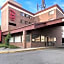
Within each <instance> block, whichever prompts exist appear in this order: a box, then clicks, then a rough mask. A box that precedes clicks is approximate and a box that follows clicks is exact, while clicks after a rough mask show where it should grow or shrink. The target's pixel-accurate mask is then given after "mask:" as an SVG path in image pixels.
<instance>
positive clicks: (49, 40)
mask: <svg viewBox="0 0 64 64" xmlns="http://www.w3.org/2000/svg"><path fill="white" fill-rule="evenodd" d="M55 43H56V37H47V45H48V46H54V45H55Z"/></svg>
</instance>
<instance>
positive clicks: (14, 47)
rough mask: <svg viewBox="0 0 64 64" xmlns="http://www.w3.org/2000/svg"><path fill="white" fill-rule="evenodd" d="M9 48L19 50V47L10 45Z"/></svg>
mask: <svg viewBox="0 0 64 64" xmlns="http://www.w3.org/2000/svg"><path fill="white" fill-rule="evenodd" d="M9 48H11V49H16V48H19V47H17V46H14V45H9Z"/></svg>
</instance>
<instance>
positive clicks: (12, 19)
mask: <svg viewBox="0 0 64 64" xmlns="http://www.w3.org/2000/svg"><path fill="white" fill-rule="evenodd" d="M15 15H16V13H15V11H14V10H13V9H9V17H10V20H11V21H15V18H16V17H15Z"/></svg>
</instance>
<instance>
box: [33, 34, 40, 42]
mask: <svg viewBox="0 0 64 64" xmlns="http://www.w3.org/2000/svg"><path fill="white" fill-rule="evenodd" d="M32 42H40V35H38V34H33V35H32Z"/></svg>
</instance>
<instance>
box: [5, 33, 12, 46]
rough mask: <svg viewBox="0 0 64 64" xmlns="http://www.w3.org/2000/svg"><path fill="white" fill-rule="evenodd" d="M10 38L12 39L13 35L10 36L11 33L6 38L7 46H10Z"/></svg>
mask: <svg viewBox="0 0 64 64" xmlns="http://www.w3.org/2000/svg"><path fill="white" fill-rule="evenodd" d="M10 38H11V34H10V32H9V33H8V35H7V36H6V38H5V44H6V45H7V46H9V40H10Z"/></svg>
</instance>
